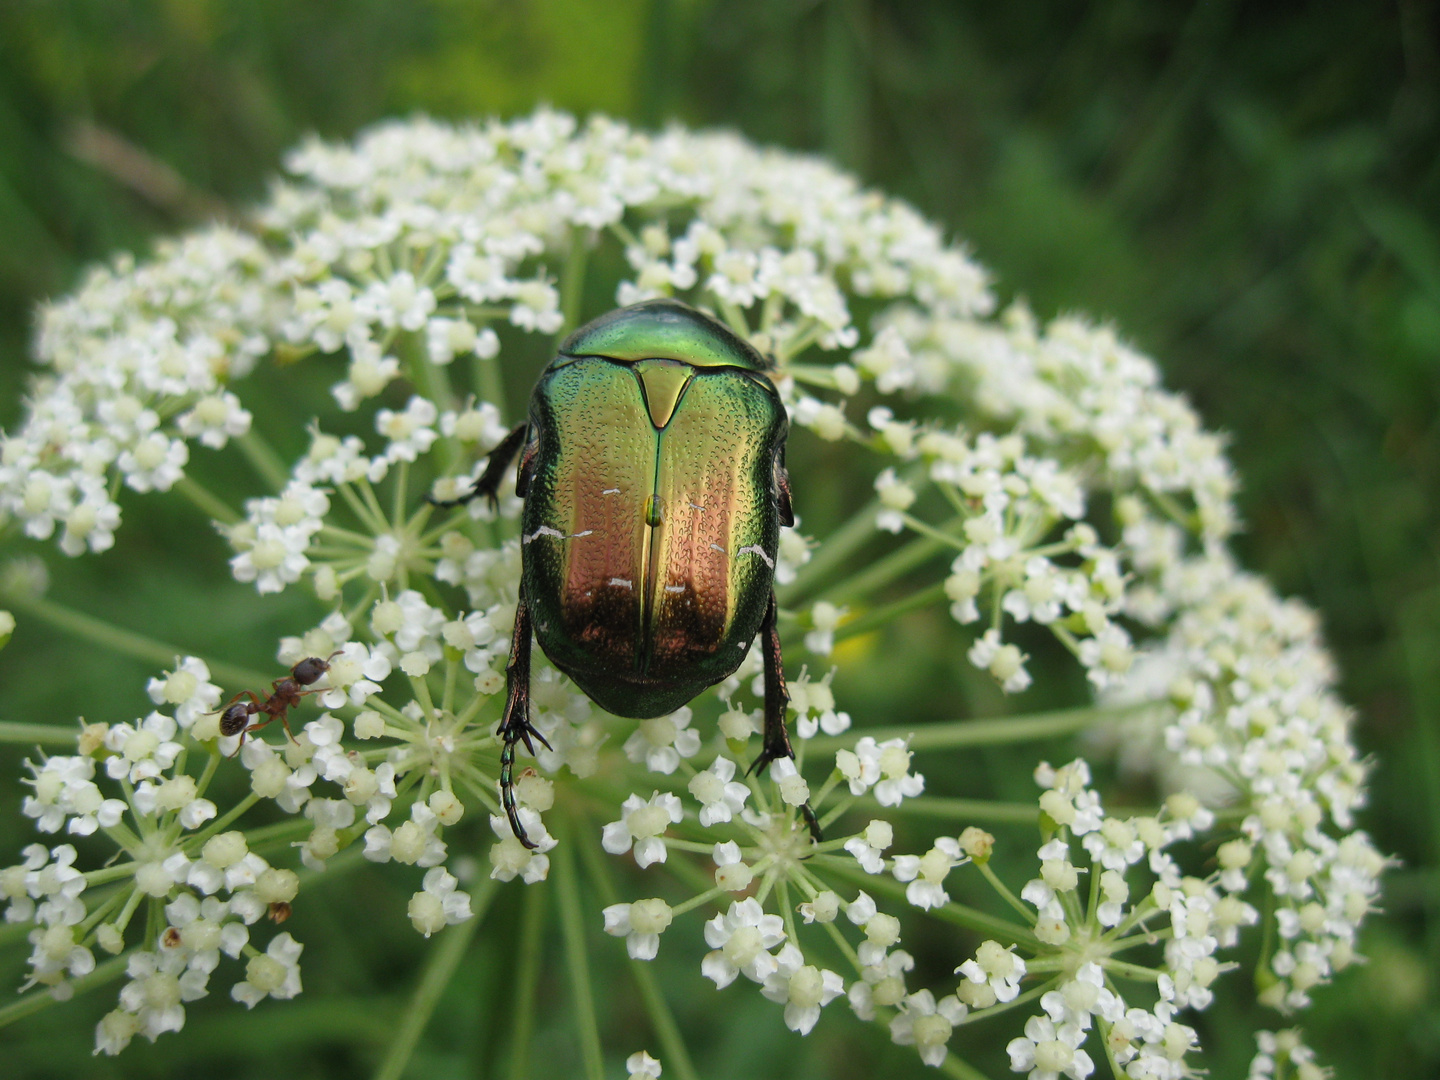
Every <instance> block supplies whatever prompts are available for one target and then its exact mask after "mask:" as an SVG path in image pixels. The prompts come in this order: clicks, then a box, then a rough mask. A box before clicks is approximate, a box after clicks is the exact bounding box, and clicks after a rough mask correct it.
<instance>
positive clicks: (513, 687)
mask: <svg viewBox="0 0 1440 1080" xmlns="http://www.w3.org/2000/svg"><path fill="white" fill-rule="evenodd" d="M495 734H497V735H499V736H501V737H503V738H504V740H505V746H504V749H502V750H501V751H500V802H501V805H503V806H504V807H505V816H506V817H508V818H509V819H510V831H511V832H513V833H514V834H515V839H517V840H519V841H520V843H522V844H524V845H525V846H526V847H527V848H530V849H531V850H534V849H535V848H537V847H539V846H540V845H539V844H537V843H535V841H533V840H531V839H530V837H529V836H527V835H526V834H525V826H523V825H521V824H520V808H519V806H518V805H517V804H516V802H515V782H514V776H513V774H514V770H515V744H516V743H518V742H521V741H522V740H523V741H524V743H525V749H526V750H529V751H530V753H531V754H532V755H533V754H534V753H535V744H534V743H533V742H531V741H530V740H531V737H532V736H533V737H534V738H536V739H539V740H540V742H541V743H542V744H543V745H544V746H545V749H547V750H549V749H552V747H551V746H550V744H549V742H547V741H546V739H545V736H544V735H541V734H540V732H538V731H537V730H535V726H534V725H533V724H531V723H530V604H529V602H528V601H527V600H526V599H525V587H524V586H523V585H522V586H521V587H520V598H519V600H518V602H517V603H516V605H515V634H514V636H513V637H512V638H511V639H510V661H509V663H507V664H506V665H505V713H504V715H503V716H502V717H501V719H500V727H499V728H498V729H497V730H496V732H495Z"/></svg>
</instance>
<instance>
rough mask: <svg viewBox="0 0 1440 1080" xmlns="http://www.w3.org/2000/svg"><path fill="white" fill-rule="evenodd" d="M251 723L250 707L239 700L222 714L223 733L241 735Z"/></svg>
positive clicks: (221, 731) (221, 732)
mask: <svg viewBox="0 0 1440 1080" xmlns="http://www.w3.org/2000/svg"><path fill="white" fill-rule="evenodd" d="M249 723H250V707H249V706H248V705H246V704H245V702H243V701H237V702H236V703H235V704H234V705H231V706H230V707H229V708H228V709H226V710H225V712H224V713H223V714H221V716H220V734H221V735H239V734H240V733H241V732H242V731H244V730H245V728H246V726H247V725H249Z"/></svg>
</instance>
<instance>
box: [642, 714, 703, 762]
mask: <svg viewBox="0 0 1440 1080" xmlns="http://www.w3.org/2000/svg"><path fill="white" fill-rule="evenodd" d="M693 716H694V714H693V713H692V712H691V711H690V706H688V705H686V706H683V707H682V708H680V709H677V710H676V711H675V712H673V713H669V714H668V715H666V716H657V717H654V718H653V719H650V720H642V721H640V726H639V727H637V728H636V729H635V732H634V734H632V735H631V736H630V738H628V739H626V740H625V747H624V750H625V756H626V757H627V758H629V759H630V760H631V761H633V762H635V763H636V764H637V765H638V764H640V763H641V762H644V763H645V767H646V768H647V769H649V770H650V771H651V772H657V773H661V774H662V775H665V776H668V775H670V773H673V772H674V771H675V770H676V769H677V768H678V767H679V765H680V759H681V758H688V757H694V756H695V754H696V753H698V752H699V750H700V733H699V732H698V731H695V730H693V729H692V728H691V727H690V720H691V718H692V717H693Z"/></svg>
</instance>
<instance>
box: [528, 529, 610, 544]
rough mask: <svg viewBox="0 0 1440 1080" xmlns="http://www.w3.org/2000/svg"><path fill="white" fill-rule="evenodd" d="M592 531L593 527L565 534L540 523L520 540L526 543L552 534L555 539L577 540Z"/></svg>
mask: <svg viewBox="0 0 1440 1080" xmlns="http://www.w3.org/2000/svg"><path fill="white" fill-rule="evenodd" d="M594 531H595V530H594V529H585V530H584V531H583V532H578V533H570V534H569V535H566V534H565V533H562V532H561V531H560V530H559V529H552V528H551V527H550V526H549V525H541V526H540V527H539V528H538V529H536V530H535V531H534V532H533V533H530V534H529V535H528V536H522V537H521V538H520V541H521V543H525V544H528V543H530V542H531V541H532V540H538V539H540V537H542V536H553V537H555V539H556V540H578V539H579V538H580V537H582V536H589V535H590V534H591V533H593V532H594Z"/></svg>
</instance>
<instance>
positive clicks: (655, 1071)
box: [625, 1050, 660, 1080]
mask: <svg viewBox="0 0 1440 1080" xmlns="http://www.w3.org/2000/svg"><path fill="white" fill-rule="evenodd" d="M625 1071H626V1072H627V1073H628V1074H630V1075H631V1076H633V1077H635V1078H636V1080H660V1062H658V1061H656V1060H655V1059H654V1058H653V1057H651V1056H650V1055H649V1054H647V1053H646V1052H645V1051H644V1050H638V1051H636V1052H635V1053H633V1054H631V1055H630V1056H629V1057H628V1058H626V1059H625Z"/></svg>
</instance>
